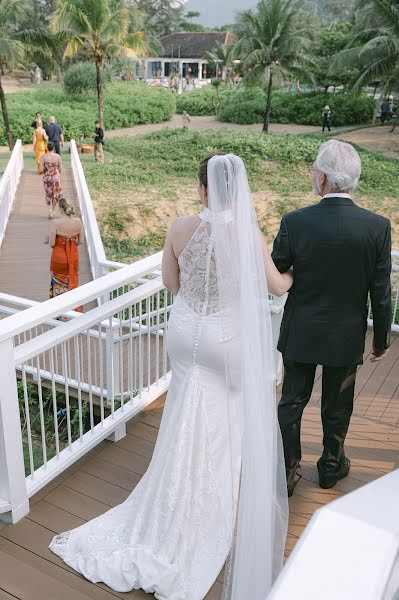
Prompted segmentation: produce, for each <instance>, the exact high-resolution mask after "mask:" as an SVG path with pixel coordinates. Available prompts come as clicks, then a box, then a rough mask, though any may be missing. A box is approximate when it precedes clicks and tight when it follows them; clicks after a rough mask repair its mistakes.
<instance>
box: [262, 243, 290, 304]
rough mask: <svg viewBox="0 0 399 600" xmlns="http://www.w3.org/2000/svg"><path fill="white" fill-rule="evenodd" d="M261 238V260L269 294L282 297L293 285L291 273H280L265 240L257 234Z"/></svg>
mask: <svg viewBox="0 0 399 600" xmlns="http://www.w3.org/2000/svg"><path fill="white" fill-rule="evenodd" d="M259 233H260V235H261V238H262V247H263V259H264V262H265V271H266V279H267V287H268V290H269V293H270V294H273V295H274V296H284V294H285V293H286V292H288V290H289V289H290V288H291V287H292V284H293V283H294V276H293V274H292V271H288V272H287V273H280V272H279V271H278V269H277V267H276V265H275V264H274V262H273V259H272V256H271V254H270V252H269V249H268V247H267V244H266V240H265V238H264V237H263V235H262V233H261V232H259Z"/></svg>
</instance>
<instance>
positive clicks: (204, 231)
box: [179, 209, 220, 316]
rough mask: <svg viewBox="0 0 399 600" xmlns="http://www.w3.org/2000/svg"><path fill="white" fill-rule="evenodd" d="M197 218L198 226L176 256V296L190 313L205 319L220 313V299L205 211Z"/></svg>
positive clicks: (211, 241) (208, 222)
mask: <svg viewBox="0 0 399 600" xmlns="http://www.w3.org/2000/svg"><path fill="white" fill-rule="evenodd" d="M199 216H200V218H201V223H200V224H199V226H198V227H197V229H196V230H195V232H194V234H193V236H192V238H191V239H190V241H189V242H188V244H187V246H186V247H185V248H184V250H183V252H182V253H181V255H180V256H179V268H180V291H179V295H180V297H181V299H182V300H183V301H184V303H185V304H186V305H187V306H189V308H191V310H193V311H194V312H196V313H198V314H199V315H203V316H206V315H211V314H214V313H217V312H219V311H220V299H219V289H218V282H217V273H216V263H215V252H214V241H213V237H212V233H211V226H210V211H209V209H205V210H203V211H202V213H201V214H200V215H199Z"/></svg>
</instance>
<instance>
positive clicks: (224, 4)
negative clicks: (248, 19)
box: [186, 0, 258, 27]
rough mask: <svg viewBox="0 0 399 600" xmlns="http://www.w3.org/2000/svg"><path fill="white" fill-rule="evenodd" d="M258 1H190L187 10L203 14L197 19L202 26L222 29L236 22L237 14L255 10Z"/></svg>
mask: <svg viewBox="0 0 399 600" xmlns="http://www.w3.org/2000/svg"><path fill="white" fill-rule="evenodd" d="M257 3H258V0H188V1H187V3H186V10H195V11H198V12H200V13H201V17H199V19H197V21H198V22H199V23H201V25H205V26H207V27H220V26H221V25H227V24H229V23H233V22H234V16H235V13H236V12H238V11H240V10H247V9H248V8H255V7H256V5H257Z"/></svg>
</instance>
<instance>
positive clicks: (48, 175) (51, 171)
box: [40, 142, 62, 219]
mask: <svg viewBox="0 0 399 600" xmlns="http://www.w3.org/2000/svg"><path fill="white" fill-rule="evenodd" d="M54 150H55V146H54V142H48V144H47V154H43V155H42V157H41V159H40V173H43V185H44V191H45V194H46V204H47V205H48V207H49V215H48V218H49V219H54V209H55V207H56V206H57V205H58V202H59V201H60V198H61V196H62V189H61V170H62V161H61V156H59V154H56V153H55V152H54Z"/></svg>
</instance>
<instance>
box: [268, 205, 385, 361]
mask: <svg viewBox="0 0 399 600" xmlns="http://www.w3.org/2000/svg"><path fill="white" fill-rule="evenodd" d="M272 256H273V260H274V262H275V264H276V266H277V268H278V270H279V271H280V272H281V273H283V272H285V271H288V270H289V269H290V268H291V267H293V268H294V276H295V283H294V286H293V287H292V289H291V291H290V293H289V296H288V299H287V303H286V306H285V310H284V316H283V321H282V325H281V332H280V339H279V344H278V349H279V350H280V352H282V353H283V355H284V357H285V358H286V359H288V360H293V361H297V362H302V363H312V364H319V365H329V366H336V367H339V366H348V365H352V364H360V363H361V362H362V360H363V353H364V339H365V333H366V329H367V298H368V294H369V293H370V297H371V305H372V311H373V319H374V345H375V347H376V348H377V349H379V350H384V349H385V348H387V347H388V346H389V344H390V330H391V319H392V307H391V281H390V277H391V226H390V222H389V220H388V219H385V218H384V217H381V216H380V215H376V214H374V213H372V212H369V211H367V210H364V209H362V208H359V207H358V206H356V205H355V204H354V202H353V201H352V200H351V199H349V198H342V197H336V198H331V197H330V198H325V199H323V200H321V202H320V203H319V204H317V205H315V206H310V207H307V208H303V209H300V210H297V211H294V212H292V213H288V214H286V215H285V216H284V217H283V219H282V221H281V227H280V231H279V233H278V235H277V237H276V239H275V242H274V247H273V254H272Z"/></svg>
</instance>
